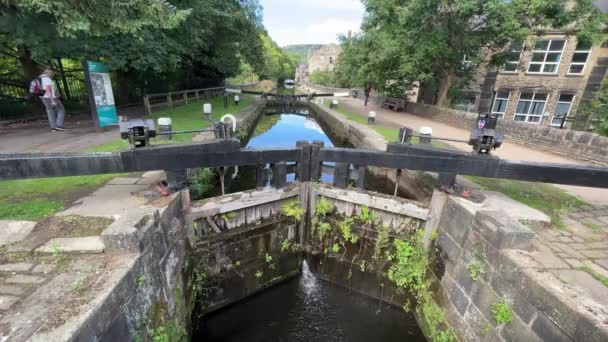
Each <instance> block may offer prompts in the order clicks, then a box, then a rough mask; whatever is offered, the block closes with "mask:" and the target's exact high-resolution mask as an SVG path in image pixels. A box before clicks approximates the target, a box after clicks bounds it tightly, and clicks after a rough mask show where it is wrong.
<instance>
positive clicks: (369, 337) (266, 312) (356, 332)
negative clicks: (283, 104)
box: [193, 114, 425, 342]
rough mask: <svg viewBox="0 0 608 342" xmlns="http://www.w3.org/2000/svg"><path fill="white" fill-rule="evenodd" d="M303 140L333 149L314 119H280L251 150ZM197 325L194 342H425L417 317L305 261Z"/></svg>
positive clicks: (265, 126) (270, 120)
mask: <svg viewBox="0 0 608 342" xmlns="http://www.w3.org/2000/svg"><path fill="white" fill-rule="evenodd" d="M299 140H307V141H309V142H311V141H314V140H318V141H323V142H324V143H325V146H328V147H332V146H334V144H333V143H332V141H331V140H330V138H329V137H328V136H327V135H326V134H325V133H324V132H323V130H322V129H321V127H320V126H319V125H318V124H317V122H316V121H315V120H314V119H312V118H310V117H307V116H302V115H296V114H282V115H280V116H279V115H274V116H266V117H263V118H262V119H261V120H260V122H259V123H258V125H257V127H256V130H255V132H254V134H253V137H252V138H251V139H250V140H249V142H248V144H247V147H256V148H263V147H292V146H295V144H296V141H299ZM245 175H246V173H243V176H245ZM289 177H290V178H288V180H293V175H290V176H289ZM330 177H331V176H330V175H323V181H325V182H328V181H331V178H330ZM199 324H200V325H199V326H198V327H197V329H195V330H196V333H195V336H193V341H248V342H255V341H306V342H312V341H365V342H370V341H374V342H375V341H425V338H424V336H423V335H422V333H421V331H420V329H419V327H418V326H417V323H416V320H415V319H414V316H413V314H411V313H406V312H404V310H403V309H402V308H396V307H392V306H389V305H387V304H386V303H384V302H381V301H379V300H377V299H374V298H371V297H367V296H364V295H361V294H359V293H357V292H354V291H352V290H349V289H347V288H344V287H341V286H337V285H334V284H332V283H329V282H326V281H324V280H321V279H319V278H317V277H316V276H315V275H314V274H313V273H311V272H310V270H309V268H308V265H307V264H306V263H305V262H304V263H303V264H302V273H301V275H299V276H297V277H294V278H292V279H290V280H288V281H285V282H283V283H280V284H278V285H275V286H273V287H271V288H269V289H266V290H264V291H262V292H260V293H258V294H257V295H254V296H252V297H249V298H247V299H245V300H243V301H240V302H238V303H236V304H233V305H231V306H229V307H227V308H224V309H222V310H219V311H216V312H214V313H212V314H209V315H206V316H204V317H202V318H201V320H200V322H199Z"/></svg>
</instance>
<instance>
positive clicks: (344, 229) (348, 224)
mask: <svg viewBox="0 0 608 342" xmlns="http://www.w3.org/2000/svg"><path fill="white" fill-rule="evenodd" d="M354 223H355V220H354V219H353V218H352V217H346V218H344V219H343V220H341V221H338V222H337V225H338V230H339V231H340V233H342V237H343V238H344V240H346V241H347V242H350V243H352V244H355V243H357V241H359V236H357V234H355V233H354V232H353V224H354Z"/></svg>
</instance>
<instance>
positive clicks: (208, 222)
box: [205, 216, 222, 233]
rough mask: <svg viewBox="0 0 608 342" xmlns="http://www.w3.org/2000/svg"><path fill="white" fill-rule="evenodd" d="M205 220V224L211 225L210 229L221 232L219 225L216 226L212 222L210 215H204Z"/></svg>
mask: <svg viewBox="0 0 608 342" xmlns="http://www.w3.org/2000/svg"><path fill="white" fill-rule="evenodd" d="M205 221H207V224H208V225H209V226H210V227H211V229H213V231H214V232H216V233H221V232H222V230H221V229H220V227H218V226H217V224H215V222H213V220H212V219H211V217H209V216H207V217H205Z"/></svg>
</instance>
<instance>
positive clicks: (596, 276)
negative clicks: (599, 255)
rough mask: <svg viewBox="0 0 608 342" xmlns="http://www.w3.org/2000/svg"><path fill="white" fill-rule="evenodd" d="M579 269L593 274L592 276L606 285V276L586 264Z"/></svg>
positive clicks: (607, 281)
mask: <svg viewBox="0 0 608 342" xmlns="http://www.w3.org/2000/svg"><path fill="white" fill-rule="evenodd" d="M579 270H581V271H584V272H587V273H589V274H591V276H593V278H595V279H597V280H599V281H600V282H601V283H602V284H604V286H608V278H606V277H604V276H603V275H601V274H599V273H597V272H596V271H594V270H593V269H591V268H589V267H587V266H584V267H581V268H579Z"/></svg>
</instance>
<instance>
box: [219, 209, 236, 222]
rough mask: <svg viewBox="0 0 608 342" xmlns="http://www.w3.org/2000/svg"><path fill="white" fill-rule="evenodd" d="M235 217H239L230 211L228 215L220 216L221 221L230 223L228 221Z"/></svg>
mask: <svg viewBox="0 0 608 342" xmlns="http://www.w3.org/2000/svg"><path fill="white" fill-rule="evenodd" d="M237 216H239V213H237V212H235V211H231V212H229V213H224V214H222V220H224V221H230V220H232V219H233V218H235V217H237Z"/></svg>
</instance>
